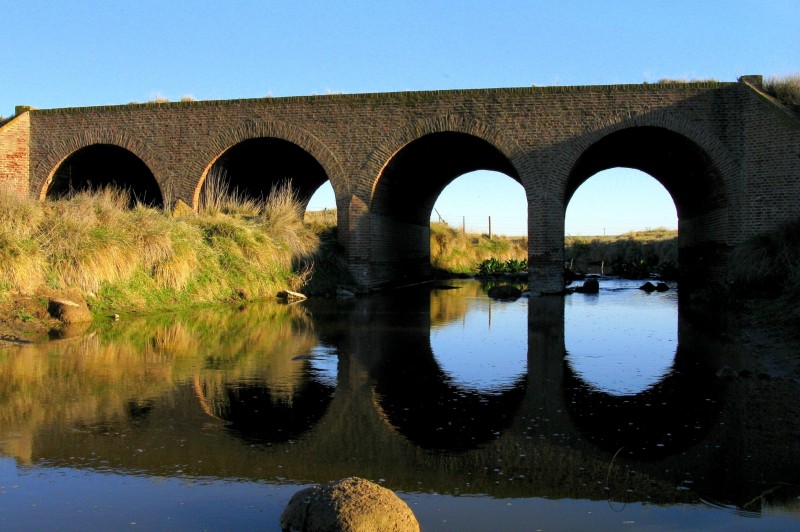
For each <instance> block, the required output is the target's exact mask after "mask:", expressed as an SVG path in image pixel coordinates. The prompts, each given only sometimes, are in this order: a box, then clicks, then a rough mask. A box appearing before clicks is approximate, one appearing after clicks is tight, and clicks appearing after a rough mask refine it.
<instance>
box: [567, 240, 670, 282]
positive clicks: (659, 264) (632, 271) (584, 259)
mask: <svg viewBox="0 0 800 532" xmlns="http://www.w3.org/2000/svg"><path fill="white" fill-rule="evenodd" d="M564 258H565V261H566V264H567V268H568V269H570V270H572V271H574V272H581V273H601V270H602V273H605V274H607V275H608V274H613V275H621V276H623V277H629V278H634V279H637V278H645V277H648V276H649V275H650V274H652V273H658V274H661V275H663V276H665V277H674V276H675V275H676V274H677V265H678V232H677V231H674V230H669V229H663V228H660V229H651V230H646V231H631V232H629V233H625V234H622V235H614V236H589V237H583V236H568V237H566V238H565V239H564Z"/></svg>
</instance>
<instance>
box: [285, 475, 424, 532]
mask: <svg viewBox="0 0 800 532" xmlns="http://www.w3.org/2000/svg"><path fill="white" fill-rule="evenodd" d="M280 525H281V529H282V530H297V531H299V530H306V531H309V532H311V531H315V530H316V531H323V530H324V531H348V532H349V531H353V532H354V531H368V530H381V531H397V532H404V531H419V523H418V522H417V518H416V517H415V516H414V512H412V511H411V508H409V507H408V505H407V504H406V503H405V502H403V500H402V499H400V498H399V497H398V496H397V495H395V494H394V492H392V491H391V490H388V489H386V488H383V487H381V486H378V485H377V484H374V483H372V482H370V481H368V480H364V479H363V478H358V477H350V478H345V479H343V480H339V481H336V482H331V483H328V484H322V485H319V484H317V485H314V486H311V487H310V488H306V489H303V490H300V491H298V492H297V493H295V494H294V496H292V498H291V500H290V501H289V504H288V505H286V509H285V510H284V511H283V513H282V514H281V518H280Z"/></svg>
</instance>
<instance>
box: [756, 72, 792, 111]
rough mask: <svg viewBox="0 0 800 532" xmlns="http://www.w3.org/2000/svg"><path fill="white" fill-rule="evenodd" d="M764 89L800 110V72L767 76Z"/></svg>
mask: <svg viewBox="0 0 800 532" xmlns="http://www.w3.org/2000/svg"><path fill="white" fill-rule="evenodd" d="M764 90H765V91H766V92H767V93H768V94H771V95H772V96H774V97H775V98H777V99H778V100H779V101H780V102H781V103H783V104H785V105H786V106H787V107H790V108H792V109H793V110H795V111H797V112H800V74H791V75H788V76H773V77H770V78H767V79H766V80H765V81H764Z"/></svg>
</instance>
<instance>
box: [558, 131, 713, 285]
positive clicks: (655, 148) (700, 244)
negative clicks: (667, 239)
mask: <svg viewBox="0 0 800 532" xmlns="http://www.w3.org/2000/svg"><path fill="white" fill-rule="evenodd" d="M616 167H625V168H633V169H636V170H640V171H642V172H645V173H647V174H649V175H650V176H652V177H653V178H654V179H656V180H657V181H658V182H659V183H661V184H662V185H663V186H664V188H665V189H666V190H667V192H668V193H669V194H670V196H671V197H672V199H673V202H674V203H675V208H676V210H677V214H678V234H679V237H678V238H679V240H678V247H679V252H678V253H679V255H678V262H679V267H680V269H681V273H682V277H683V278H684V279H689V278H691V277H693V276H694V274H695V273H701V274H705V273H707V272H706V269H707V268H708V267H713V265H714V264H718V263H719V262H720V261H719V258H720V257H721V256H722V255H723V254H724V253H725V249H724V248H725V246H724V243H723V242H724V240H725V237H726V235H725V234H724V231H725V227H727V225H726V222H727V220H726V219H725V214H724V211H725V208H726V207H727V205H728V198H727V191H726V186H725V181H724V179H723V177H722V173H721V170H720V168H719V167H718V165H717V164H716V163H715V161H714V160H713V159H712V156H711V155H710V154H709V153H708V152H707V151H706V150H705V149H704V147H703V146H701V145H700V144H698V143H697V142H696V141H694V140H693V139H691V138H689V137H687V136H685V135H683V134H681V133H678V132H676V131H673V130H671V129H668V128H666V127H661V126H653V125H639V126H632V127H623V128H621V129H618V130H616V131H613V132H611V133H608V134H607V135H605V136H603V137H602V138H600V139H599V140H597V141H596V142H594V143H593V144H592V145H591V146H589V147H588V148H586V149H585V150H584V151H583V152H582V153H581V155H580V156H579V157H578V159H577V161H576V162H575V164H574V166H573V168H572V170H571V172H570V174H569V177H568V179H567V183H566V188H565V190H564V205H567V204H568V203H569V200H570V199H571V198H572V196H573V194H574V193H575V191H576V190H577V189H578V187H580V186H581V185H582V184H583V183H584V182H585V181H587V180H588V179H589V178H590V177H592V176H593V175H595V174H597V173H598V172H601V171H603V170H608V169H610V168H616Z"/></svg>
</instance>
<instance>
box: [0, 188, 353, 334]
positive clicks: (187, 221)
mask: <svg viewBox="0 0 800 532" xmlns="http://www.w3.org/2000/svg"><path fill="white" fill-rule="evenodd" d="M302 216H303V214H302V205H301V202H300V201H298V199H297V198H296V196H295V195H294V193H293V192H292V191H291V189H288V188H284V189H279V190H276V191H273V194H271V195H270V196H269V198H268V199H267V200H266V201H256V200H249V199H244V198H241V197H238V196H237V195H236V194H235V193H234V194H230V193H228V191H227V190H223V191H221V192H220V191H219V190H217V191H216V192H215V191H213V190H212V191H211V192H208V193H206V194H205V196H204V197H203V201H202V206H201V208H200V210H199V212H197V213H195V212H193V211H192V210H191V209H190V208H189V207H188V206H186V205H183V204H177V205H172V206H171V208H167V209H160V208H150V207H146V206H143V205H136V206H134V207H133V208H131V206H130V200H129V197H128V195H127V194H126V193H124V192H120V191H114V190H110V189H106V190H102V191H96V192H81V193H77V194H75V195H73V196H71V197H69V198H66V199H62V200H58V201H45V202H38V201H34V200H31V199H24V198H19V197H17V196H14V195H11V194H7V193H0V337H2V338H3V339H5V341H11V342H18V341H28V340H31V339H33V338H36V337H41V336H42V335H46V334H47V331H48V330H50V329H51V328H53V327H54V326H57V325H58V322H54V321H53V319H52V318H51V317H50V315H49V313H48V301H50V300H52V299H53V298H60V299H67V300H70V301H76V302H78V303H85V304H87V305H88V307H89V308H90V310H91V313H92V315H93V316H94V317H95V318H100V317H108V316H112V315H114V314H124V313H154V312H160V311H166V310H180V309H182V308H188V307H194V306H201V305H209V304H220V303H231V302H238V301H246V300H255V299H262V298H267V297H274V296H275V294H276V293H277V292H278V291H280V290H285V289H290V290H305V291H310V292H315V293H323V292H325V291H326V290H327V291H332V290H335V286H336V284H337V283H346V282H347V281H348V279H347V275H348V274H347V270H346V267H345V266H344V265H343V264H342V259H341V257H339V256H338V255H337V252H336V233H335V226H332V225H330V224H318V223H304V221H303V217H302Z"/></svg>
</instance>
